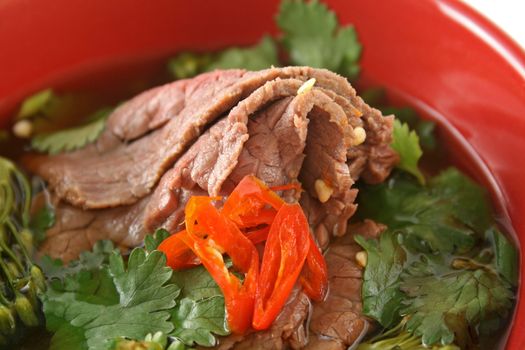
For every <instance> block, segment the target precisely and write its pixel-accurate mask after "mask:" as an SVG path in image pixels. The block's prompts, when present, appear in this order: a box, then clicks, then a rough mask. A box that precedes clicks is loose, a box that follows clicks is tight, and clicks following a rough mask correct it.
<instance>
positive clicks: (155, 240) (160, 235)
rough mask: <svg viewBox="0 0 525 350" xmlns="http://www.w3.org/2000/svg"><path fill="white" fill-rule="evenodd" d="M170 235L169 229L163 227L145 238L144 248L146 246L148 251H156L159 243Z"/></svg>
mask: <svg viewBox="0 0 525 350" xmlns="http://www.w3.org/2000/svg"><path fill="white" fill-rule="evenodd" d="M169 236H170V233H169V232H168V231H166V230H165V229H163V228H159V229H158V230H157V231H155V233H154V234H152V235H147V236H146V237H145V238H144V248H146V250H147V251H148V252H151V251H154V250H155V249H157V248H158V246H159V244H160V243H161V242H162V241H163V240H165V239H166V238H168V237H169Z"/></svg>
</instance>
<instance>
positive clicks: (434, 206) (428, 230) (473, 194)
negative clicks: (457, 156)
mask: <svg viewBox="0 0 525 350" xmlns="http://www.w3.org/2000/svg"><path fill="white" fill-rule="evenodd" d="M460 185H461V186H463V188H462V190H458V191H452V189H453V188H456V187H458V186H460ZM473 198H477V199H476V200H477V201H478V202H475V203H472V202H470V201H471V200H472V199H473ZM479 201H480V202H479ZM485 202H486V198H485V197H484V192H483V191H481V189H480V188H479V187H478V186H476V185H475V184H474V183H473V182H472V181H471V180H470V179H468V178H467V177H465V176H464V175H462V174H461V173H460V172H459V171H457V170H456V169H453V168H450V169H448V170H446V171H444V172H443V173H442V174H441V175H439V176H438V177H436V178H434V179H432V180H431V181H430V183H429V186H428V187H423V186H421V185H419V184H417V183H415V182H414V181H412V179H411V178H409V177H407V176H404V174H397V175H395V176H393V177H391V178H390V179H389V180H387V181H386V182H385V183H382V184H379V185H374V186H366V185H365V186H363V188H362V189H361V191H360V195H359V206H360V207H359V208H360V209H359V211H358V215H359V216H360V217H362V218H370V219H373V220H376V221H379V222H381V223H383V224H386V225H387V226H388V227H389V228H390V229H392V230H396V231H398V232H400V233H401V234H402V238H403V244H404V245H405V246H407V247H409V248H410V249H411V250H413V251H420V252H424V253H430V252H437V251H439V252H441V253H466V252H468V251H470V250H471V249H472V248H473V247H474V245H475V244H476V241H477V240H478V239H479V238H481V237H482V236H483V225H484V224H482V222H484V221H486V218H489V217H490V211H488V208H487V206H486V205H485V204H483V203H485ZM469 206H471V207H476V210H477V211H474V210H470V209H469V208H468V207H469Z"/></svg>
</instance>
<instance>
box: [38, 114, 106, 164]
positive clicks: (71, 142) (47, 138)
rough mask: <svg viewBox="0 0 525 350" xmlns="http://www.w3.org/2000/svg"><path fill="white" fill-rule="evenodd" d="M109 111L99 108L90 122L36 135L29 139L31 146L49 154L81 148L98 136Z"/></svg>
mask: <svg viewBox="0 0 525 350" xmlns="http://www.w3.org/2000/svg"><path fill="white" fill-rule="evenodd" d="M111 111H112V109H111V108H104V109H101V110H99V111H97V112H96V113H95V114H93V115H92V116H91V117H90V118H89V119H90V120H91V121H90V122H88V123H87V124H84V125H81V126H78V127H75V128H71V129H66V130H60V131H56V132H53V133H48V134H40V135H37V136H35V137H34V138H33V139H32V140H31V147H32V148H34V149H35V150H37V151H40V152H46V153H49V154H57V153H60V152H68V151H73V150H76V149H78V148H81V147H83V146H85V145H87V144H89V143H91V142H93V141H95V140H96V139H97V138H98V137H99V136H100V134H101V133H102V131H104V128H105V126H106V119H107V117H108V116H109V114H110V113H111Z"/></svg>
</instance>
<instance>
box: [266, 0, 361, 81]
mask: <svg viewBox="0 0 525 350" xmlns="http://www.w3.org/2000/svg"><path fill="white" fill-rule="evenodd" d="M276 20H277V24H278V26H279V28H280V29H281V31H282V33H283V36H282V41H283V44H284V46H285V47H286V49H287V50H288V53H289V54H290V60H291V63H292V64H293V65H300V66H311V67H317V68H326V69H329V70H332V71H335V72H339V73H341V74H343V75H346V76H348V77H350V78H355V77H356V76H357V74H358V73H359V65H358V60H359V56H360V54H361V44H360V43H359V42H358V40H357V35H356V32H355V30H354V28H353V27H352V26H345V27H341V26H339V23H338V21H337V17H336V15H335V13H334V12H333V11H330V10H329V9H328V7H327V6H326V5H324V4H322V3H319V2H318V1H317V0H312V1H310V2H308V3H307V2H304V1H294V0H284V1H283V2H282V3H281V7H280V10H279V13H278V14H277V18H276Z"/></svg>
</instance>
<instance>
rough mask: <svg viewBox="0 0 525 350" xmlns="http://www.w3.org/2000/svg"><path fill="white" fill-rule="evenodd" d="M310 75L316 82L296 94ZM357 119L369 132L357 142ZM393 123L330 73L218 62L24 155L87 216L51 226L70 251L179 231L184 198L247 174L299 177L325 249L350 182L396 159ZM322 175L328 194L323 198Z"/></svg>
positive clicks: (341, 227) (346, 211)
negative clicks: (219, 66)
mask: <svg viewBox="0 0 525 350" xmlns="http://www.w3.org/2000/svg"><path fill="white" fill-rule="evenodd" d="M312 77H313V78H315V79H316V85H315V86H314V87H313V88H311V89H307V90H306V91H302V92H301V93H298V91H299V88H300V87H301V86H302V84H303V83H304V82H305V81H306V80H307V79H309V78H312ZM358 127H359V128H364V130H365V131H366V140H365V141H364V143H362V144H358V142H356V140H357V136H356V133H354V130H355V128H358ZM391 129H392V122H391V118H384V117H382V116H381V114H380V112H379V111H377V110H375V109H372V108H370V107H369V106H367V105H366V104H365V103H364V102H363V101H362V100H361V99H360V98H359V97H357V96H356V95H355V91H354V90H353V88H352V87H351V86H350V84H349V83H348V82H347V81H346V79H344V78H342V77H340V76H338V75H336V74H334V73H331V72H329V71H326V70H319V69H313V68H308V67H289V68H279V69H277V68H275V69H269V70H265V71H260V72H245V71H239V70H232V71H217V72H213V73H208V74H204V75H201V76H198V77H196V78H194V79H190V80H183V81H179V82H175V83H172V84H168V85H165V86H162V87H159V88H156V89H153V90H150V91H147V92H145V93H143V94H141V95H139V96H137V97H136V98H134V99H132V100H130V101H129V102H127V103H125V104H123V105H122V106H121V107H120V108H118V109H117V110H116V111H115V112H114V113H113V114H112V115H111V116H110V118H109V120H108V125H107V128H106V130H105V131H104V133H103V134H102V136H101V138H99V139H98V140H97V142H96V143H94V144H92V145H89V146H87V147H85V148H83V149H81V150H79V151H76V152H71V153H65V154H61V155H57V156H43V155H39V156H32V157H29V158H28V159H27V160H26V164H27V165H28V167H29V168H30V169H31V170H33V171H35V172H36V173H37V174H39V175H41V176H42V177H43V178H44V179H46V180H47V181H48V183H49V185H50V189H51V191H52V192H53V195H54V197H56V198H57V201H58V202H59V203H60V206H59V209H60V210H64V211H66V212H69V213H72V212H78V213H79V214H78V215H79V217H84V216H88V217H91V218H92V220H90V221H87V223H86V224H85V225H84V226H82V227H81V226H74V227H70V226H69V225H62V224H61V223H58V224H57V225H56V227H55V228H53V230H52V231H51V233H52V234H51V235H50V238H49V239H48V242H46V245H45V246H44V247H45V248H48V247H53V246H54V245H53V243H54V241H56V240H62V241H61V242H60V244H58V245H57V246H59V247H63V248H64V249H66V248H67V250H68V253H67V254H68V256H75V254H77V253H78V252H80V251H81V250H82V249H85V248H86V247H88V246H89V245H90V244H92V243H93V242H92V238H93V237H98V238H100V239H102V238H110V239H113V240H115V241H116V242H117V243H119V244H123V245H129V246H134V245H137V244H140V242H141V239H142V238H143V235H144V233H145V232H151V231H153V230H154V229H156V228H159V227H164V228H167V229H169V230H170V231H174V230H177V229H178V228H179V227H180V225H181V224H182V222H183V209H184V206H185V203H186V201H187V200H188V198H189V197H190V196H192V195H203V194H207V195H212V196H216V195H225V194H228V193H229V192H230V191H231V190H232V189H233V188H234V186H235V185H236V184H237V183H238V182H239V181H240V179H242V177H243V176H244V175H247V174H255V175H256V176H257V177H259V178H261V179H262V180H264V181H265V182H267V183H268V184H270V185H281V184H285V183H290V182H294V181H297V180H299V181H300V182H301V183H302V185H303V188H304V189H305V191H304V193H303V195H302V198H301V204H302V205H303V207H304V208H305V210H306V212H307V214H308V218H309V221H310V223H311V225H312V227H313V228H314V230H315V232H316V235H317V238H318V241H319V242H320V244H321V246H322V247H326V245H327V244H328V243H329V241H330V238H329V237H330V236H332V235H335V236H340V235H342V234H344V232H346V226H347V221H348V219H349V218H350V217H351V215H352V214H353V213H354V211H355V209H356V206H355V204H354V200H355V197H356V194H357V190H356V189H354V188H352V185H353V183H354V181H355V180H356V179H357V178H359V176H360V175H361V174H362V176H363V177H364V178H365V179H366V180H368V181H371V182H376V181H379V180H382V179H383V178H384V177H385V176H386V174H387V173H388V172H389V171H390V169H391V168H392V166H393V165H394V164H395V162H396V161H397V158H396V157H397V156H396V155H395V153H394V152H393V151H392V150H391V149H390V147H389V144H390V142H391ZM319 181H321V182H322V183H323V184H325V187H326V188H328V189H329V191H330V195H329V196H328V197H326V196H325V198H320V193H319V189H318V188H317V186H316V184H317V183H318V182H319ZM82 210H85V212H82ZM57 217H60V214H57ZM131 219H133V222H130V220H131ZM102 221H111V222H112V224H107V223H103V222H102ZM130 224H131V226H129V225H130ZM128 226H129V229H128V230H127V231H126V229H127V227H128ZM95 230H96V235H95V233H94V231H95ZM321 236H322V237H321ZM64 237H70V239H69V240H65V239H64ZM82 240H83V241H82ZM81 241H82V242H81ZM68 242H69V243H68ZM72 242H75V243H72ZM57 251H61V252H64V251H65V250H63V249H62V248H60V249H58V250H55V253H56V252H57ZM69 252H72V253H69ZM55 253H53V254H55Z"/></svg>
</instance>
